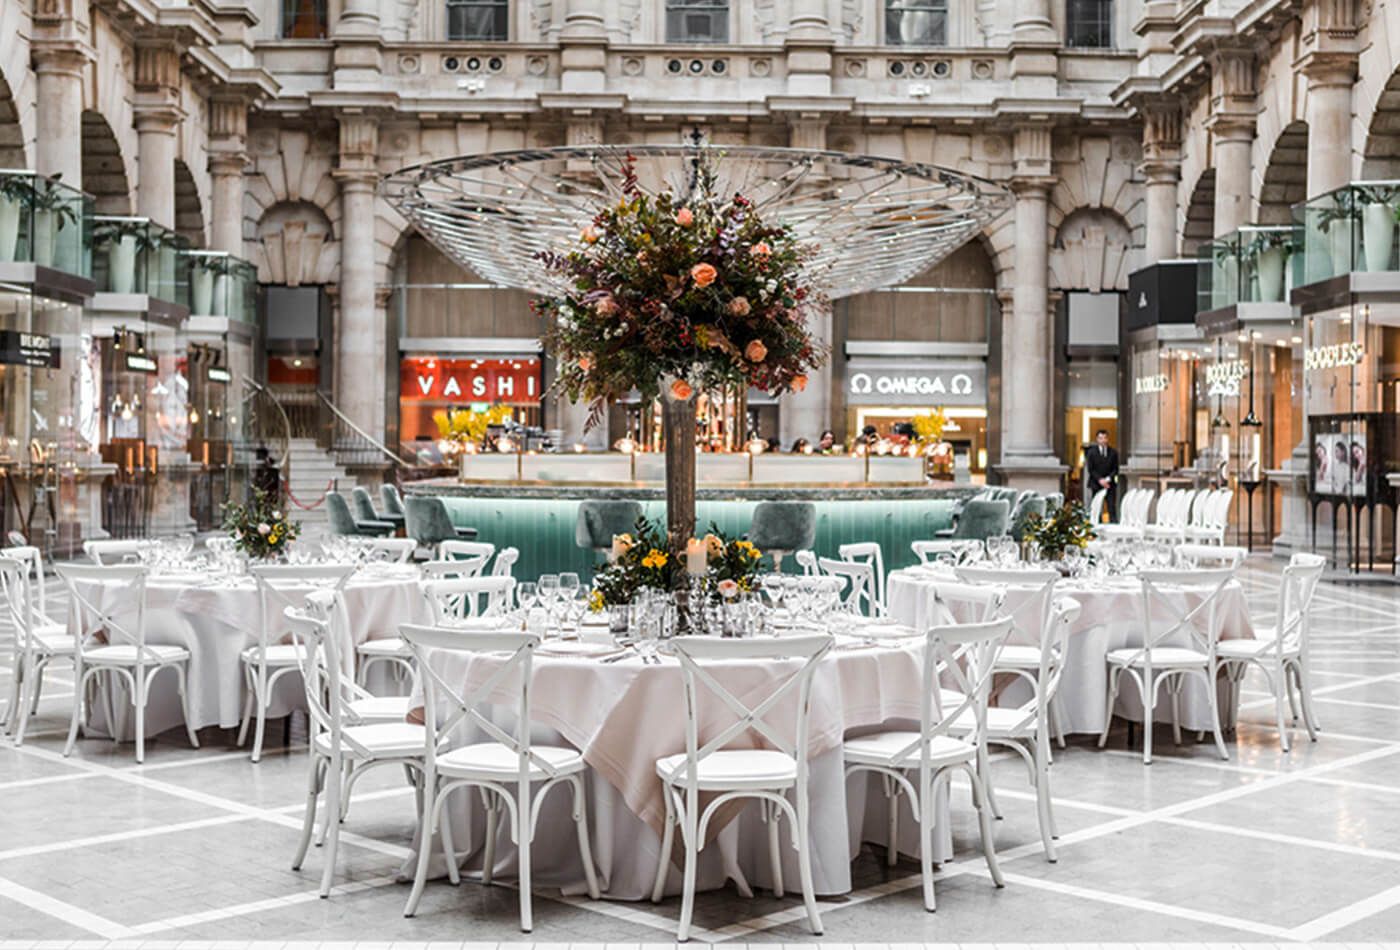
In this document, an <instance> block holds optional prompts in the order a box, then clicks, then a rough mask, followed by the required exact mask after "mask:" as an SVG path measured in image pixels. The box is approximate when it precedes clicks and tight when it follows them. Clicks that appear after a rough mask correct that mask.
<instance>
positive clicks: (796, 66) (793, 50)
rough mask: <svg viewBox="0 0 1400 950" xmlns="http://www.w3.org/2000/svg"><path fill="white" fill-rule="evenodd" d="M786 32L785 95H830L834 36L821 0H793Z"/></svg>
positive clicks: (824, 5)
mask: <svg viewBox="0 0 1400 950" xmlns="http://www.w3.org/2000/svg"><path fill="white" fill-rule="evenodd" d="M791 10H792V12H791V14H790V16H789V19H788V23H789V27H788V35H787V39H786V40H785V41H784V43H783V52H784V54H785V56H786V58H787V90H786V91H787V95H789V96H804V97H805V96H811V97H816V96H829V95H831V66H832V55H831V54H832V49H833V47H834V45H835V42H836V40H835V37H833V36H832V33H831V23H830V21H829V20H828V19H827V15H826V4H825V3H824V2H823V0H792V7H791Z"/></svg>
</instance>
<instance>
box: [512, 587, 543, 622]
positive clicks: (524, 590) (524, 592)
mask: <svg viewBox="0 0 1400 950" xmlns="http://www.w3.org/2000/svg"><path fill="white" fill-rule="evenodd" d="M538 600H539V590H538V588H536V587H535V582H534V581H521V582H520V583H519V584H516V585H515V602H516V603H517V604H519V605H520V609H521V610H522V611H523V612H524V613H525V615H526V617H527V618H528V617H529V615H530V608H532V607H534V606H535V604H536V602H538Z"/></svg>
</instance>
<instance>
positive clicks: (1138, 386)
mask: <svg viewBox="0 0 1400 950" xmlns="http://www.w3.org/2000/svg"><path fill="white" fill-rule="evenodd" d="M1170 385H1171V380H1170V379H1168V378H1167V374H1166V373H1157V374H1156V375H1155V376H1139V377H1138V378H1137V379H1134V380H1133V392H1134V393H1135V394H1137V395H1139V396H1143V395H1147V394H1149V393H1164V392H1166V391H1167V387H1168V386H1170Z"/></svg>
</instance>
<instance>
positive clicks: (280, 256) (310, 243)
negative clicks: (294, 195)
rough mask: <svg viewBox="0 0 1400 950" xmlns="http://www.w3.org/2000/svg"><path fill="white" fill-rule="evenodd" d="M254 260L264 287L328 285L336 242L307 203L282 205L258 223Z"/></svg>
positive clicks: (336, 255)
mask: <svg viewBox="0 0 1400 950" xmlns="http://www.w3.org/2000/svg"><path fill="white" fill-rule="evenodd" d="M253 257H254V263H255V264H257V266H258V280H259V281H261V282H263V283H266V284H285V285H286V286H288V287H297V286H300V285H302V284H331V283H335V278H336V270H337V265H338V263H339V260H340V251H339V242H338V241H336V240H335V236H334V229H333V228H332V223H331V220H330V218H328V217H327V216H326V214H325V212H323V211H322V210H321V209H320V208H319V207H317V206H316V205H314V204H312V203H311V202H309V201H283V202H279V203H277V204H275V205H273V206H272V207H270V208H268V209H267V211H266V212H264V213H263V215H262V217H261V219H260V220H259V221H258V224H257V236H256V240H255V241H254V243H253Z"/></svg>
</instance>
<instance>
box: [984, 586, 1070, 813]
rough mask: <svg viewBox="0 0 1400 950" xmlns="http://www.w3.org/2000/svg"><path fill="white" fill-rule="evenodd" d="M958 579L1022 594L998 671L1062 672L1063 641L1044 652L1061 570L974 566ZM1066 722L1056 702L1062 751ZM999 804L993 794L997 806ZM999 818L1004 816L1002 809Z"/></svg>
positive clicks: (1055, 725) (1054, 723) (1054, 722)
mask: <svg viewBox="0 0 1400 950" xmlns="http://www.w3.org/2000/svg"><path fill="white" fill-rule="evenodd" d="M958 577H960V578H962V579H963V580H964V581H967V582H968V583H970V584H990V585H993V586H996V587H1000V588H1002V589H1003V590H1004V591H1007V592H1008V593H1009V592H1010V591H1011V590H1016V591H1018V593H1019V596H1018V597H1016V598H1015V600H1016V604H1015V606H1013V607H1011V608H1010V609H1009V610H1007V611H1006V612H1007V615H1008V616H1010V617H1011V619H1012V621H1013V622H1014V627H1013V632H1012V637H1011V639H1012V640H1013V641H1014V642H1012V643H1008V644H1006V646H1004V647H1002V648H1001V652H1000V653H998V654H997V670H998V672H1016V673H1020V674H1027V673H1032V674H1033V673H1035V672H1036V671H1037V670H1039V669H1040V666H1041V663H1042V662H1048V663H1049V665H1050V668H1051V670H1052V671H1053V672H1056V673H1058V670H1059V669H1060V668H1061V667H1062V666H1063V665H1064V661H1065V655H1064V643H1063V641H1058V640H1057V641H1054V642H1053V644H1052V646H1053V648H1054V650H1055V653H1054V655H1053V656H1050V657H1044V656H1042V655H1041V653H1042V649H1043V646H1044V640H1045V632H1046V630H1047V629H1048V628H1049V625H1050V618H1051V614H1053V613H1054V610H1055V602H1056V598H1055V585H1056V584H1058V583H1059V581H1060V572H1059V571H1056V570H1054V569H1051V568H1046V569H1032V570H1023V569H1019V568H1017V569H999V568H990V567H976V566H974V567H964V568H959V569H958ZM1052 699H1053V698H1052ZM1063 722H1064V713H1063V711H1062V710H1061V708H1060V705H1059V703H1058V701H1053V702H1052V705H1051V707H1050V726H1051V728H1052V729H1053V730H1054V733H1055V740H1056V742H1057V743H1058V744H1059V746H1060V748H1061V749H1063V748H1064V747H1065V734H1064V726H1063ZM995 803H996V800H995V793H993V805H995ZM997 817H998V818H1000V817H1001V814H1000V811H999V810H998V814H997Z"/></svg>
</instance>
